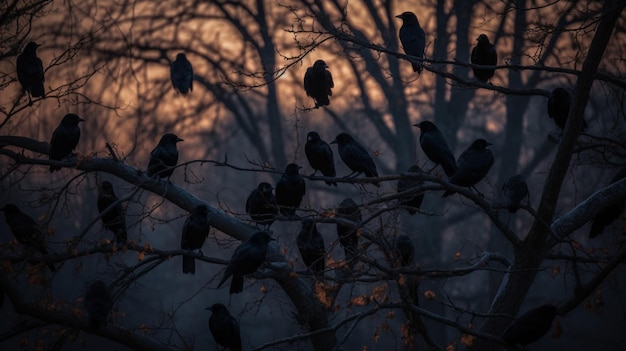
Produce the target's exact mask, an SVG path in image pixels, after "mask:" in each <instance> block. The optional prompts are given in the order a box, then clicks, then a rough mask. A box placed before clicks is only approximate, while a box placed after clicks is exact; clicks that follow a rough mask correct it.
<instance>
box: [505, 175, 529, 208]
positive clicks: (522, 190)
mask: <svg viewBox="0 0 626 351" xmlns="http://www.w3.org/2000/svg"><path fill="white" fill-rule="evenodd" d="M502 192H503V193H504V196H505V197H506V199H507V207H508V208H509V212H511V213H515V212H517V210H519V209H520V207H521V205H522V201H523V200H524V199H525V198H527V197H528V184H526V180H525V179H524V176H523V175H521V174H517V175H514V176H512V177H511V178H509V179H507V181H506V182H505V183H504V185H502Z"/></svg>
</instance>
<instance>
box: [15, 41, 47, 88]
mask: <svg viewBox="0 0 626 351" xmlns="http://www.w3.org/2000/svg"><path fill="white" fill-rule="evenodd" d="M40 46H41V45H37V43H35V42H32V41H31V42H30V43H28V44H26V47H25V48H24V51H22V53H21V54H20V55H19V56H18V57H17V80H19V81H20V84H21V85H22V88H24V90H25V91H27V92H29V93H30V95H32V96H33V97H44V87H43V82H44V81H45V78H44V76H43V63H42V62H41V59H39V57H37V48H38V47H40Z"/></svg>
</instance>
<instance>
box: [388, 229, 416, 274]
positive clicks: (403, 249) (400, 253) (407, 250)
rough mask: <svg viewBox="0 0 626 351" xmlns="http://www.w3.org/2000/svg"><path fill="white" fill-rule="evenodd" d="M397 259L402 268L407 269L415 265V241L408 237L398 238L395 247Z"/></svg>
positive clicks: (401, 236)
mask: <svg viewBox="0 0 626 351" xmlns="http://www.w3.org/2000/svg"><path fill="white" fill-rule="evenodd" d="M393 248H394V251H395V255H396V259H397V260H398V263H399V264H400V266H401V267H406V266H408V265H409V264H411V263H413V259H414V257H415V248H414V247H413V240H411V238H409V237H408V236H407V235H400V236H398V237H397V238H396V241H395V242H394V245H393Z"/></svg>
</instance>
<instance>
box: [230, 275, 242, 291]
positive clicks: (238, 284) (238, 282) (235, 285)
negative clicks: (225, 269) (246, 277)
mask: <svg viewBox="0 0 626 351" xmlns="http://www.w3.org/2000/svg"><path fill="white" fill-rule="evenodd" d="M242 291H243V276H242V275H239V274H234V275H233V280H232V281H231V282H230V293H231V294H238V293H240V292H242Z"/></svg>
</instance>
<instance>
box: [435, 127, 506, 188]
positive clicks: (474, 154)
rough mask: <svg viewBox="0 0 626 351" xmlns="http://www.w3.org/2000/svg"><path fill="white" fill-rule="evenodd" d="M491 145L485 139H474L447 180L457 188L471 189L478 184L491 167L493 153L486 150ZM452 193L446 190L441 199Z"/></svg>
mask: <svg viewBox="0 0 626 351" xmlns="http://www.w3.org/2000/svg"><path fill="white" fill-rule="evenodd" d="M489 145H491V143H489V142H487V141H486V140H485V139H476V140H474V142H473V143H472V145H470V146H469V147H468V148H467V149H466V150H465V151H463V153H462V154H461V156H459V162H458V163H457V170H456V172H455V173H454V174H453V175H452V177H450V178H449V179H448V181H449V182H450V183H452V184H455V185H458V186H465V187H472V186H474V184H476V183H478V182H480V181H481V180H482V179H483V178H484V177H485V176H486V175H487V173H488V172H489V170H490V169H491V166H493V161H494V158H493V153H492V152H491V150H489V149H487V146H489ZM452 194H454V191H450V190H447V191H446V192H445V193H443V196H442V197H446V196H450V195H452Z"/></svg>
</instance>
